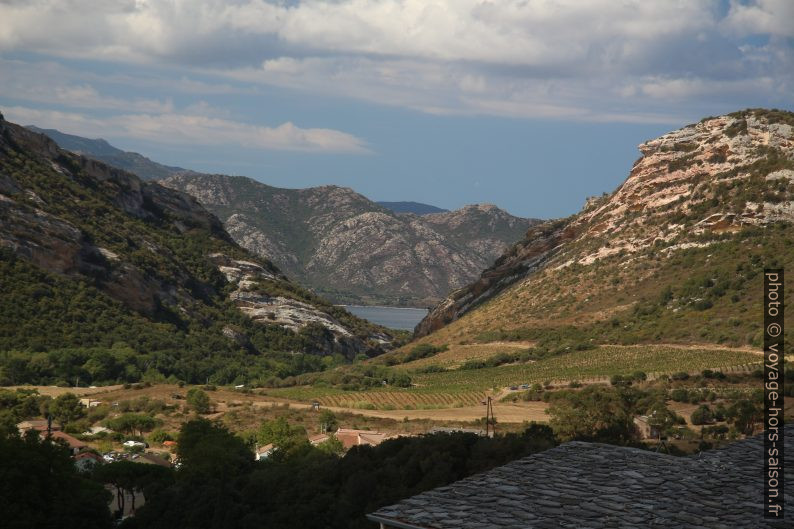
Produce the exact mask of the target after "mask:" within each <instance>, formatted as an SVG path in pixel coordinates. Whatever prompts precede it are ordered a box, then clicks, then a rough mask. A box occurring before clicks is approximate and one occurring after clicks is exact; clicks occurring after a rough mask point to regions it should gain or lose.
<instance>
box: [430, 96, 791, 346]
mask: <svg viewBox="0 0 794 529" xmlns="http://www.w3.org/2000/svg"><path fill="white" fill-rule="evenodd" d="M639 149H640V152H641V153H642V156H641V157H640V158H639V159H638V160H637V161H636V162H635V163H634V166H633V167H632V169H631V172H630V174H629V176H628V178H627V179H626V181H625V182H624V183H623V184H622V185H621V186H620V187H619V188H618V189H617V190H615V191H614V192H613V193H612V194H610V195H604V196H601V197H594V198H592V199H590V200H588V201H587V203H586V205H585V207H584V209H583V210H582V211H581V212H579V213H578V214H576V215H573V216H571V217H569V218H567V219H562V220H556V221H549V222H545V223H543V224H539V225H537V226H533V227H532V228H530V230H529V231H528V233H527V236H526V237H525V238H524V239H523V240H521V241H519V242H518V243H517V244H515V245H513V246H512V247H511V248H510V249H509V250H508V251H507V252H505V254H504V255H502V256H501V257H500V258H499V259H497V260H496V262H495V263H494V265H493V266H491V267H490V268H488V269H487V270H485V271H484V272H483V273H482V274H481V275H480V277H479V278H478V279H477V280H476V281H474V282H472V283H471V284H470V285H468V286H466V287H465V288H461V289H459V290H457V291H455V292H453V293H452V294H451V295H450V296H449V297H448V298H447V299H445V300H444V301H442V302H441V303H440V304H439V305H437V306H436V307H435V308H434V309H433V310H432V311H431V313H430V314H429V315H428V316H427V317H426V318H425V320H424V321H422V322H421V323H420V325H419V326H418V328H417V333H418V335H419V336H425V335H429V337H428V338H426V340H429V341H432V342H435V343H471V342H472V341H477V340H503V339H520V340H533V341H541V342H543V341H544V340H545V341H552V342H563V344H564V346H565V347H568V349H569V350H570V349H572V348H574V347H589V346H592V345H594V344H599V343H600V344H604V343H606V344H616V343H617V344H630V343H653V342H656V343H712V344H713V343H719V344H725V345H733V346H739V345H751V346H753V347H755V348H759V347H760V346H761V345H762V321H761V319H762V299H763V292H762V284H763V281H762V277H763V271H764V268H765V267H767V268H794V251H793V250H792V248H794V227H792V222H794V113H792V112H785V111H777V110H764V109H754V110H745V111H741V112H736V113H733V114H728V115H725V116H721V117H714V118H706V119H704V120H702V121H701V122H699V123H696V124H693V125H688V126H686V127H684V128H682V129H680V130H676V131H673V132H670V133H668V134H665V135H664V136H662V137H660V138H657V139H654V140H650V141H647V142H645V143H643V144H642V145H640V146H639ZM788 292H790V291H788ZM789 297H790V296H789ZM791 326H792V327H794V324H792V325H791ZM787 338H788V339H794V329H792V330H789V331H788V335H787ZM563 349H564V347H563ZM758 350H760V349H758Z"/></svg>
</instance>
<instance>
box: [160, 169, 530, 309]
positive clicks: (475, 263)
mask: <svg viewBox="0 0 794 529" xmlns="http://www.w3.org/2000/svg"><path fill="white" fill-rule="evenodd" d="M162 183H163V185H165V186H168V187H173V188H175V189H179V190H180V191H184V192H186V193H189V194H191V195H193V196H195V197H196V198H197V199H198V200H199V202H201V203H202V204H203V205H204V206H205V207H206V208H207V209H209V210H210V211H212V212H213V213H215V214H216V215H218V217H219V218H220V219H221V220H222V221H223V222H224V225H225V226H226V229H227V230H228V231H229V233H230V234H231V235H232V237H234V239H235V240H236V241H237V242H238V243H240V244H241V245H242V246H243V247H245V248H247V249H249V250H251V251H252V252H254V253H256V254H258V255H261V256H265V257H267V258H268V259H271V260H272V261H273V262H274V263H276V264H277V265H278V266H279V267H280V268H281V269H282V270H284V272H285V273H286V274H287V275H288V276H290V277H294V278H295V279H296V280H298V281H299V282H301V283H303V284H306V285H310V286H311V287H312V288H314V289H315V290H316V291H317V292H319V293H321V294H323V295H325V296H327V297H329V298H331V299H332V300H334V301H337V302H342V303H344V302H352V303H361V304H386V305H400V306H427V305H429V304H433V303H435V302H436V301H438V300H439V299H442V298H443V297H444V296H446V295H447V294H448V293H449V292H450V291H451V290H453V289H455V288H459V287H461V286H463V285H465V284H466V283H467V282H469V281H471V280H472V279H474V278H475V277H476V276H477V274H478V273H479V271H480V270H482V269H483V268H484V267H486V266H488V265H489V264H490V263H492V262H493V259H495V258H496V257H497V256H498V255H500V254H501V253H502V252H503V251H504V249H505V248H507V247H508V246H509V245H510V244H511V243H512V242H514V241H516V240H519V239H521V237H523V236H524V234H525V233H526V230H527V228H529V227H530V226H532V225H534V224H536V223H537V222H539V221H536V220H532V219H522V218H518V217H514V216H512V215H510V214H508V213H507V212H505V211H503V210H501V209H499V208H497V207H496V206H492V205H475V206H466V207H465V208H462V209H459V210H456V211H450V212H444V213H432V214H426V215H421V216H420V215H415V214H412V213H401V214H397V213H394V212H393V211H390V210H389V209H388V208H386V207H384V206H381V205H379V204H376V203H375V202H372V201H370V200H369V199H367V198H366V197H364V196H362V195H360V194H358V193H356V192H355V191H353V190H351V189H347V188H341V187H336V186H324V187H314V188H308V189H280V188H276V187H271V186H268V185H265V184H262V183H259V182H257V181H255V180H252V179H250V178H245V177H232V176H223V175H207V174H198V173H180V174H176V175H173V176H171V177H169V178H167V179H165V180H163V181H162Z"/></svg>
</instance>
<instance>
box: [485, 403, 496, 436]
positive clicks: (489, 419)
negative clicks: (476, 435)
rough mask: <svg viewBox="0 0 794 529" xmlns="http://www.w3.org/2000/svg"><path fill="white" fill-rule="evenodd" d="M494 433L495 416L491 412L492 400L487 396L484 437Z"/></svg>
mask: <svg viewBox="0 0 794 529" xmlns="http://www.w3.org/2000/svg"><path fill="white" fill-rule="evenodd" d="M495 434H496V417H494V414H493V400H492V399H491V397H488V398H487V399H486V401H485V437H493V436H494V435H495Z"/></svg>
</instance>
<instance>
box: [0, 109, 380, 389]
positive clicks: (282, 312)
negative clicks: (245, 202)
mask: <svg viewBox="0 0 794 529" xmlns="http://www.w3.org/2000/svg"><path fill="white" fill-rule="evenodd" d="M0 291H2V296H1V297H0V383H22V382H37V383H53V382H64V381H69V382H74V379H76V378H78V377H79V379H80V380H81V381H82V382H93V383H97V382H108V381H115V380H136V379H139V378H141V377H142V376H149V377H159V376H172V375H173V376H174V377H176V378H179V379H182V380H186V381H193V382H196V381H202V382H203V381H205V380H206V379H207V378H208V377H209V378H210V379H212V380H215V381H217V382H231V381H233V380H237V381H239V380H252V379H257V378H260V379H261V378H267V377H269V376H273V375H279V376H285V375H288V374H297V373H300V372H304V371H307V370H317V369H321V368H322V367H323V366H324V365H330V364H331V363H333V362H334V361H340V360H341V359H342V358H343V357H347V358H352V357H354V356H355V355H357V354H362V353H363V354H368V355H375V354H378V353H380V352H382V350H383V349H384V348H388V347H389V346H390V342H391V341H392V339H393V337H392V336H391V335H390V333H389V332H387V331H386V330H385V329H383V328H379V327H377V326H374V325H371V324H369V323H367V322H365V321H363V320H360V319H357V318H355V317H353V316H352V315H350V314H349V313H347V312H346V311H344V310H342V309H340V308H338V307H334V306H332V305H331V304H329V303H328V302H326V301H324V300H322V299H321V298H318V297H316V296H315V295H313V294H312V293H310V292H308V291H307V290H304V289H302V288H301V287H299V286H297V285H295V284H294V283H291V282H289V281H288V280H287V279H286V278H285V277H284V276H283V275H282V274H281V273H280V272H279V270H278V269H277V268H276V267H275V266H274V265H272V264H271V263H270V262H268V261H267V260H264V259H262V258H259V257H256V256H253V255H252V254H250V253H249V252H247V251H246V250H244V249H242V248H240V247H239V246H238V245H237V244H236V243H235V242H234V241H233V240H232V239H231V237H230V236H229V235H228V234H227V233H226V231H225V230H224V228H223V226H222V224H221V223H220V221H219V220H218V219H217V218H215V217H214V216H213V215H211V214H210V213H208V212H207V211H206V210H205V209H204V208H203V207H202V206H200V205H199V204H198V202H196V201H195V199H193V198H192V197H190V196H189V195H186V194H184V193H181V192H178V191H175V190H172V189H168V188H165V187H162V186H160V185H158V184H156V183H154V182H142V181H141V180H139V179H138V178H137V177H136V176H134V175H132V174H130V173H126V172H124V171H121V170H118V169H114V168H111V167H109V166H107V165H105V164H103V163H101V162H97V161H95V160H91V159H87V158H84V157H82V156H79V155H76V154H73V153H70V152H67V151H63V150H61V149H59V148H58V147H57V146H56V145H55V143H53V142H52V141H51V140H50V139H49V138H47V137H46V136H44V135H43V134H38V133H35V132H32V131H29V130H26V129H25V128H23V127H20V126H18V125H14V124H12V123H8V122H6V121H4V120H2V118H1V117H0ZM323 356H324V357H326V358H325V359H322V358H321V357H323ZM333 358H336V360H333Z"/></svg>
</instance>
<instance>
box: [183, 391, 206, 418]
mask: <svg viewBox="0 0 794 529" xmlns="http://www.w3.org/2000/svg"><path fill="white" fill-rule="evenodd" d="M185 400H186V401H187V403H188V406H190V407H191V408H193V410H194V411H195V412H196V413H208V412H209V411H210V398H209V395H207V394H206V393H205V392H204V391H202V390H201V389H199V388H191V389H189V390H188V392H187V396H186V398H185Z"/></svg>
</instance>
